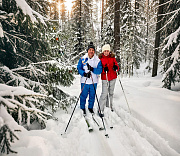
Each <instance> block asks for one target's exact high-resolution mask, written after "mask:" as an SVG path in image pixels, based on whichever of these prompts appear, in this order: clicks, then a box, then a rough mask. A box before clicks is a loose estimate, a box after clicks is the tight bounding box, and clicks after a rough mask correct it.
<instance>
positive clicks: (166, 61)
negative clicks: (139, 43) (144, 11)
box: [161, 1, 180, 89]
mask: <svg viewBox="0 0 180 156" xmlns="http://www.w3.org/2000/svg"><path fill="white" fill-rule="evenodd" d="M164 3H166V1H165V2H164ZM179 8H180V3H179V2H177V1H172V2H170V3H168V4H166V5H165V6H164V8H163V10H164V16H163V21H162V23H163V27H162V36H163V37H162V38H164V40H163V46H164V47H163V49H162V54H163V55H162V56H163V57H162V61H163V64H162V67H163V69H162V71H161V72H162V73H163V78H162V82H163V87H165V88H167V89H171V87H172V84H174V85H175V84H176V83H178V82H180V72H179V71H180V21H179V18H180V12H179V11H178V10H179ZM165 13H166V14H165ZM171 13H173V14H171Z"/></svg>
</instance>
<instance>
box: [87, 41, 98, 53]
mask: <svg viewBox="0 0 180 156" xmlns="http://www.w3.org/2000/svg"><path fill="white" fill-rule="evenodd" d="M90 48H93V49H94V51H96V50H95V46H94V45H93V42H90V44H89V45H88V48H87V51H88V50H89V49H90Z"/></svg>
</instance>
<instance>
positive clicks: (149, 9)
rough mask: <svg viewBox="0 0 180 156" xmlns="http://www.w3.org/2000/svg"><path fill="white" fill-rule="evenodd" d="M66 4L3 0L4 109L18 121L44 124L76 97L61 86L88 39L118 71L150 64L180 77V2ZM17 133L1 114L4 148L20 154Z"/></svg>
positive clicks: (171, 78)
mask: <svg viewBox="0 0 180 156" xmlns="http://www.w3.org/2000/svg"><path fill="white" fill-rule="evenodd" d="M68 2H71V1H69V0H0V107H1V108H2V107H4V108H5V109H6V110H7V113H8V114H9V116H12V117H13V118H14V120H15V121H16V122H17V123H18V124H19V125H23V126H24V127H25V128H26V129H28V130H30V129H31V128H30V125H31V124H33V123H34V122H37V123H39V129H43V128H45V127H46V124H45V123H46V122H45V121H46V120H47V119H50V118H54V117H53V113H54V112H55V111H56V110H57V109H63V110H65V111H67V109H68V108H69V107H70V106H71V104H72V103H74V102H75V101H76V99H77V97H72V96H70V95H68V94H67V93H65V92H64V91H63V90H62V89H60V87H59V85H62V86H70V85H71V84H72V81H73V80H74V75H75V74H77V70H76V65H77V61H78V60H79V58H80V57H81V56H83V55H84V54H85V53H86V52H87V51H86V48H87V46H88V44H89V43H90V41H92V42H93V43H94V44H95V46H96V49H97V54H98V53H100V52H101V46H102V45H103V44H106V43H108V44H110V45H111V47H112V50H113V51H114V52H115V53H116V59H117V61H118V64H119V66H120V75H121V77H123V76H124V77H132V76H133V75H135V74H137V73H136V69H139V68H140V65H141V64H146V66H145V69H146V70H145V71H146V72H144V73H143V74H144V75H145V74H147V73H151V75H152V77H155V76H157V74H158V73H160V74H162V75H163V78H162V87H164V88H167V89H169V90H171V89H172V87H173V86H174V85H176V84H177V83H179V82H180V1H179V0H171V1H169V0H132V1H130V0H121V1H120V0H72V3H68ZM70 4H72V8H70V9H69V7H71V6H70ZM54 120H56V118H54ZM14 139H18V137H16V134H15V132H14V127H13V126H12V127H11V126H10V125H7V124H6V123H5V122H4V119H3V118H2V117H0V143H1V144H0V145H1V146H0V150H1V151H0V152H1V153H11V152H15V151H13V149H11V147H10V144H11V142H13V140H14Z"/></svg>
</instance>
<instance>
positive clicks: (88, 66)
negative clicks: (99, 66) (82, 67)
mask: <svg viewBox="0 0 180 156" xmlns="http://www.w3.org/2000/svg"><path fill="white" fill-rule="evenodd" d="M87 68H88V70H90V71H93V69H94V68H93V67H91V66H90V65H89V63H87Z"/></svg>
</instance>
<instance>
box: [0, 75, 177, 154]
mask: <svg viewBox="0 0 180 156" xmlns="http://www.w3.org/2000/svg"><path fill="white" fill-rule="evenodd" d="M79 79H80V76H76V79H75V80H74V84H73V85H72V86H71V87H61V88H62V89H63V90H64V91H65V92H67V93H68V94H70V95H73V96H74V95H76V96H77V97H78V96H79V94H80V80H79ZM121 82H122V85H123V88H124V91H125V95H126V97H127V100H128V103H129V106H130V109H131V112H132V114H130V113H129V109H128V107H127V103H126V100H125V98H124V94H123V92H122V89H121V86H120V83H119V80H118V79H117V81H116V87H115V94H114V109H115V111H114V112H111V111H110V110H109V109H108V108H106V109H105V117H106V119H107V121H108V123H107V122H105V124H106V128H107V129H106V131H107V133H108V134H109V138H106V137H105V135H104V134H105V132H104V131H99V130H98V127H97V126H96V125H95V123H94V122H93V121H90V122H91V125H92V127H93V128H94V131H93V132H92V133H89V132H88V128H87V125H86V123H85V120H84V118H83V116H82V112H81V110H80V108H79V104H78V106H77V108H76V110H75V113H74V116H73V118H72V121H71V123H70V125H69V127H68V130H67V134H66V135H63V136H62V135H61V134H62V133H63V132H64V130H65V128H66V125H67V123H68V120H69V118H70V115H71V112H72V109H73V107H72V109H69V110H68V113H64V112H63V111H57V112H56V114H55V116H56V117H57V118H58V121H54V120H48V121H47V128H46V129H44V130H32V131H27V130H25V129H24V128H22V127H20V128H21V130H22V132H18V137H19V139H20V140H19V141H15V143H14V144H12V149H13V150H15V151H17V152H18V154H17V155H18V156H24V155H26V156H31V155H33V156H61V155H62V156H71V155H72V156H75V155H76V156H111V155H113V156H119V155H123V156H160V155H163V156H180V154H179V153H180V135H179V132H180V118H179V110H180V92H179V91H170V90H167V89H164V88H161V77H160V76H158V77H155V78H152V77H150V76H143V77H141V78H138V77H133V78H122V79H121ZM100 93H101V81H100V83H99V84H98V88H97V94H98V97H99V96H100ZM94 109H95V110H97V102H96V103H95V107H94ZM0 110H1V112H0V113H2V111H3V110H4V109H3V108H1V109H0ZM96 117H97V116H96ZM97 119H98V121H99V123H101V120H100V118H98V117H97ZM8 120H9V121H6V122H7V123H8V122H11V120H12V119H8ZM111 123H112V124H113V126H114V128H113V129H110V128H109V126H110V124H111ZM9 155H10V156H14V155H16V154H9ZM3 156H4V155H3Z"/></svg>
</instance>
